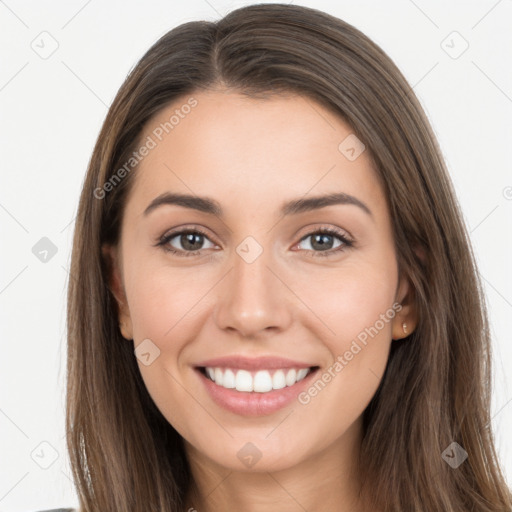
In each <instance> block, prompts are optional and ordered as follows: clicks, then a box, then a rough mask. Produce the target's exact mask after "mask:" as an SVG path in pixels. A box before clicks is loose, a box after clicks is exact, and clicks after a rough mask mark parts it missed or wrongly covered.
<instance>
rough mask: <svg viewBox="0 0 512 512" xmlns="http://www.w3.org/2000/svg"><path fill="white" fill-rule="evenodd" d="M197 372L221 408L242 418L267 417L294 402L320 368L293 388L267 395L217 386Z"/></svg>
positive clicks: (267, 393)
mask: <svg viewBox="0 0 512 512" xmlns="http://www.w3.org/2000/svg"><path fill="white" fill-rule="evenodd" d="M196 371H197V373H198V374H199V376H200V377H201V380H202V381H203V382H204V385H205V387H206V390H207V391H208V393H209V394H210V396H211V398H212V400H213V401H214V402H215V403H216V404H217V405H219V406H220V407H223V408H224V409H227V410H228V411H231V412H234V413H235V414H240V415H242V416H265V415H268V414H272V413H274V412H276V411H278V410H280V409H282V408H284V407H286V406H287V405H289V404H290V403H291V402H293V400H294V399H296V398H297V396H298V395H299V393H301V391H303V390H304V388H306V387H307V386H308V385H309V382H310V381H311V379H312V377H313V376H314V375H315V374H316V373H317V372H318V368H316V369H315V370H313V371H310V372H309V373H308V374H307V375H306V376H305V377H304V378H303V379H302V380H300V381H299V382H296V383H295V384H294V385H293V386H286V387H284V388H282V389H274V390H272V391H268V392H266V393H258V392H256V391H252V392H245V391H237V390H236V389H226V388H223V387H222V386H219V385H217V384H215V382H213V381H212V380H211V379H209V378H208V377H206V375H203V373H202V372H201V371H200V370H199V369H196Z"/></svg>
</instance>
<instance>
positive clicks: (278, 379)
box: [202, 367, 313, 393]
mask: <svg viewBox="0 0 512 512" xmlns="http://www.w3.org/2000/svg"><path fill="white" fill-rule="evenodd" d="M312 369H313V368H300V369H299V368H279V369H272V370H258V371H256V372H251V371H248V370H242V369H235V368H219V367H205V368H203V369H202V370H203V372H204V374H205V375H206V376H207V377H208V378H210V380H212V381H213V382H215V384H217V385H218V386H221V387H223V388H225V389H236V390H237V391H241V392H253V391H254V392H256V393H268V392H269V391H273V390H277V389H283V388H285V387H287V386H288V387H289V386H293V385H294V384H295V383H297V382H299V381H301V380H302V379H304V378H305V377H306V376H307V375H308V374H309V373H310V372H311V371H312Z"/></svg>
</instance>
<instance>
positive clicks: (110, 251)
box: [101, 244, 133, 340]
mask: <svg viewBox="0 0 512 512" xmlns="http://www.w3.org/2000/svg"><path fill="white" fill-rule="evenodd" d="M101 252H102V255H103V259H104V261H105V264H106V267H107V273H108V287H109V289H110V291H111V292H112V295H114V298H115V299H116V302H117V314H118V322H119V328H120V330H121V334H122V336H123V338H125V339H126V340H132V339H133V326H132V320H131V316H130V309H129V308H128V301H127V299H126V293H125V290H124V284H123V279H122V276H121V270H120V269H121V259H120V256H119V252H118V247H117V246H113V245H108V244H104V245H103V246H102V247H101Z"/></svg>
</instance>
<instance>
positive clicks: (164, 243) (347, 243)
mask: <svg viewBox="0 0 512 512" xmlns="http://www.w3.org/2000/svg"><path fill="white" fill-rule="evenodd" d="M184 234H198V235H202V236H204V237H206V238H208V239H209V237H208V235H207V234H206V233H205V232H204V231H202V230H201V229H199V228H194V229H189V228H186V229H182V230H181V231H175V232H173V233H169V234H168V235H164V236H163V237H162V238H161V239H160V240H159V242H158V243H157V244H156V246H157V247H161V248H162V249H163V250H164V251H165V252H169V253H172V254H175V255H176V256H179V257H189V256H196V255H197V254H198V253H199V252H200V251H201V249H198V250H197V251H182V250H177V249H172V248H170V246H169V245H168V243H169V242H170V241H171V240H172V239H173V238H176V237H177V236H179V235H184ZM313 235H332V236H335V237H336V238H338V239H339V240H340V241H341V242H343V244H342V245H340V246H339V247H337V248H336V249H329V250H327V251H311V250H306V252H309V253H312V254H311V256H312V257H315V258H316V257H317V256H320V257H329V256H333V255H335V254H337V253H340V252H342V251H344V250H346V249H350V248H351V247H353V246H354V241H353V240H351V239H349V238H348V237H347V236H346V235H344V234H343V233H342V232H341V231H338V230H337V229H334V228H319V229H317V230H316V231H311V232H310V233H307V234H306V235H304V236H303V237H302V238H301V239H300V241H299V242H302V241H303V240H305V239H306V238H308V237H310V236H313Z"/></svg>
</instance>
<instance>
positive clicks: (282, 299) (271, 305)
mask: <svg viewBox="0 0 512 512" xmlns="http://www.w3.org/2000/svg"><path fill="white" fill-rule="evenodd" d="M240 254H242V253H240ZM240 254H238V253H235V254H234V257H233V267H232V269H231V271H230V272H229V273H228V275H227V276H226V277H225V278H224V279H223V280H222V283H221V284H220V287H219V289H218V302H217V307H216V311H215V319H216V323H217V326H218V327H219V328H220V329H224V330H231V331H236V332H238V333H239V334H240V336H241V337H244V338H255V337H258V336H259V335H260V334H263V333H265V332H267V331H275V332H280V331H282V330H284V329H286V328H287V327H288V326H289V325H290V323H291V319H292V312H291V308H292V307H293V306H292V299H293V293H292V292H291V291H290V290H289V289H288V287H287V286H286V279H284V276H281V275H279V272H278V271H276V270H275V269H274V268H272V267H275V265H273V264H272V261H271V259H272V258H271V254H270V251H266V250H264V251H263V252H262V253H261V254H260V255H259V256H258V257H257V258H256V259H255V260H254V261H252V262H251V260H250V258H249V259H245V258H244V257H242V256H240Z"/></svg>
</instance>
